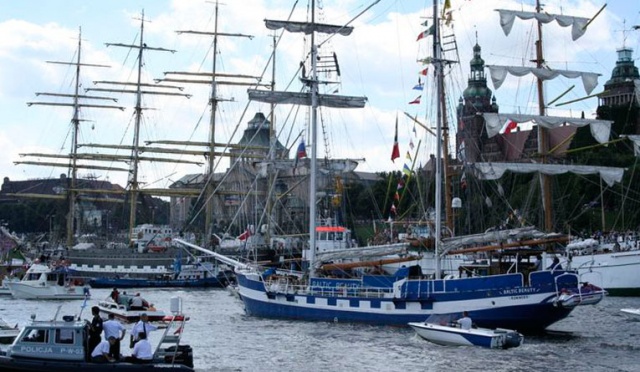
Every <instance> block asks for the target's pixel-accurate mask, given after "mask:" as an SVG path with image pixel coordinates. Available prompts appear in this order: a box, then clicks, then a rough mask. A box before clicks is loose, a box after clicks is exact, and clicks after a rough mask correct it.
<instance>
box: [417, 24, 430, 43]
mask: <svg viewBox="0 0 640 372" xmlns="http://www.w3.org/2000/svg"><path fill="white" fill-rule="evenodd" d="M434 30H435V27H434V26H431V27H429V28H428V29H426V30H424V31H422V32H421V33H420V34H419V35H418V39H416V41H418V40H420V39H423V38H425V37H427V36H429V35H433V33H434Z"/></svg>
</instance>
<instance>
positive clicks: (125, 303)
mask: <svg viewBox="0 0 640 372" xmlns="http://www.w3.org/2000/svg"><path fill="white" fill-rule="evenodd" d="M132 297H135V296H127V295H123V294H121V295H119V296H118V297H117V299H116V300H114V299H113V298H111V297H107V298H105V299H104V300H102V301H100V302H98V308H99V309H100V313H102V314H104V316H108V315H109V314H113V315H114V316H115V317H116V319H119V320H121V321H123V322H125V323H134V322H137V321H139V320H140V316H141V315H142V314H147V316H148V317H149V321H150V322H159V321H163V320H164V319H165V317H167V316H169V315H170V314H167V313H166V312H164V311H162V310H158V309H156V308H155V307H154V306H153V304H149V303H146V301H145V304H144V307H143V309H135V310H134V309H131V304H130V303H129V300H130V299H131V298H132Z"/></svg>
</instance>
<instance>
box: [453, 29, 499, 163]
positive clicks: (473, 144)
mask: <svg viewBox="0 0 640 372" xmlns="http://www.w3.org/2000/svg"><path fill="white" fill-rule="evenodd" d="M469 65H470V67H471V71H470V75H469V84H468V86H467V88H466V89H465V90H464V92H463V93H462V97H460V100H459V102H458V109H457V114H458V133H457V135H456V155H457V157H458V158H459V159H461V160H463V161H469V162H476V161H479V160H480V159H481V154H483V153H484V152H485V151H486V149H485V147H487V146H489V147H488V148H487V149H491V148H492V147H495V150H493V151H498V149H497V144H496V143H495V140H494V139H489V138H487V135H486V133H485V130H484V120H483V119H482V117H481V116H480V115H477V114H478V113H480V112H498V105H497V104H496V98H495V97H494V96H493V94H492V92H491V89H489V88H488V87H487V77H486V75H485V72H484V67H485V65H484V60H483V59H482V56H481V48H480V45H478V43H477V41H476V45H475V46H474V47H473V59H472V60H471V62H470V63H469ZM483 156H484V155H483Z"/></svg>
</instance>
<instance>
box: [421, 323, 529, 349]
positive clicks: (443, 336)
mask: <svg viewBox="0 0 640 372" xmlns="http://www.w3.org/2000/svg"><path fill="white" fill-rule="evenodd" d="M449 320H450V319H446V320H443V318H442V317H441V316H439V315H432V316H430V317H429V318H428V319H427V321H425V322H412V323H409V326H411V328H413V329H414V330H415V331H416V334H417V335H418V336H420V337H421V338H423V339H425V340H427V341H430V342H433V343H434V344H438V345H445V346H480V347H486V348H489V349H509V348H512V347H518V346H520V345H522V342H523V341H524V336H523V335H522V334H521V333H519V332H517V331H515V330H511V329H504V328H496V329H490V328H478V327H471V328H470V329H462V328H461V327H460V325H459V324H458V323H457V322H455V321H449Z"/></svg>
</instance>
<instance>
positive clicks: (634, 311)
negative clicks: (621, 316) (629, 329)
mask: <svg viewBox="0 0 640 372" xmlns="http://www.w3.org/2000/svg"><path fill="white" fill-rule="evenodd" d="M620 311H622V312H623V313H625V314H629V315H633V316H638V317H640V308H638V309H620Z"/></svg>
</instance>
